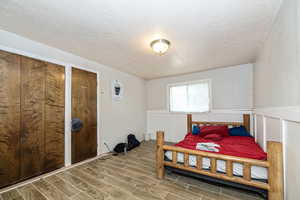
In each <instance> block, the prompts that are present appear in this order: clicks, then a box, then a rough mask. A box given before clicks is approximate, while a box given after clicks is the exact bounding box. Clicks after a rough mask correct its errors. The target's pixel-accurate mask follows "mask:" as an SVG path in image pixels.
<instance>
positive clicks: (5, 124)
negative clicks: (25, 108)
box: [0, 51, 20, 187]
mask: <svg viewBox="0 0 300 200" xmlns="http://www.w3.org/2000/svg"><path fill="white" fill-rule="evenodd" d="M19 132H20V56H18V55H14V54H10V53H7V52H3V51H0V187H3V186H5V185H8V184H10V183H14V182H16V181H17V180H18V179H19V178H20V173H19V167H20V159H19V157H20V154H19V152H20V144H19V140H20V137H19Z"/></svg>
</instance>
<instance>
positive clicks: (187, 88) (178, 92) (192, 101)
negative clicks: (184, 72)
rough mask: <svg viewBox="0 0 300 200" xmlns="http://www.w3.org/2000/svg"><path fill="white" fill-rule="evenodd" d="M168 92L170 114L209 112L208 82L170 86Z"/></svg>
mask: <svg viewBox="0 0 300 200" xmlns="http://www.w3.org/2000/svg"><path fill="white" fill-rule="evenodd" d="M168 90H169V109H170V112H208V111H209V110H210V100H211V99H210V80H202V81H196V82H189V83H179V84H172V85H169V87H168Z"/></svg>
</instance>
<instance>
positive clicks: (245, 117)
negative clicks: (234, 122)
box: [243, 114, 250, 133]
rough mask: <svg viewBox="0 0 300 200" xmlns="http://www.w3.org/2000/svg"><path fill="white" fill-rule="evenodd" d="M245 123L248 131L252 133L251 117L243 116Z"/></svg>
mask: <svg viewBox="0 0 300 200" xmlns="http://www.w3.org/2000/svg"><path fill="white" fill-rule="evenodd" d="M243 123H244V126H245V128H246V130H247V131H248V132H249V133H250V115H249V114H243Z"/></svg>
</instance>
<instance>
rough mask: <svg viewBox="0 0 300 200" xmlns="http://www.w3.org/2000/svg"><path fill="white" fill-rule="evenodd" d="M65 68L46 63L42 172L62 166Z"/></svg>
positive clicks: (63, 153)
mask: <svg viewBox="0 0 300 200" xmlns="http://www.w3.org/2000/svg"><path fill="white" fill-rule="evenodd" d="M64 133H65V68H64V67H62V66H59V65H55V64H51V63H47V68H46V104H45V158H44V167H43V168H44V172H47V171H52V170H55V169H57V168H60V167H63V166H64V155H65V151H64V150H65V145H64V144H65V143H64V141H65V134H64Z"/></svg>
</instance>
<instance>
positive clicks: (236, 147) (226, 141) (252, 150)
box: [175, 133, 267, 160]
mask: <svg viewBox="0 0 300 200" xmlns="http://www.w3.org/2000/svg"><path fill="white" fill-rule="evenodd" d="M199 142H213V143H216V144H219V145H220V148H219V150H220V151H219V152H213V153H218V154H224V155H229V156H238V157H244V158H252V159H258V160H266V159H267V154H266V153H265V152H264V151H263V150H262V149H261V148H260V147H259V145H258V144H257V143H256V142H255V140H254V138H252V137H245V136H228V137H224V138H223V139H222V140H220V141H212V140H206V139H203V138H201V137H199V136H197V135H193V134H191V133H188V134H187V135H186V136H185V138H184V140H182V141H180V142H179V143H177V144H176V145H175V146H179V147H183V148H187V149H193V150H197V149H196V145H197V143H199Z"/></svg>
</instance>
